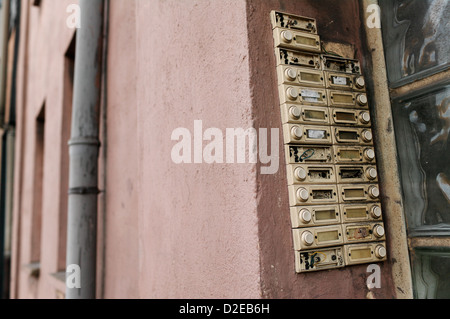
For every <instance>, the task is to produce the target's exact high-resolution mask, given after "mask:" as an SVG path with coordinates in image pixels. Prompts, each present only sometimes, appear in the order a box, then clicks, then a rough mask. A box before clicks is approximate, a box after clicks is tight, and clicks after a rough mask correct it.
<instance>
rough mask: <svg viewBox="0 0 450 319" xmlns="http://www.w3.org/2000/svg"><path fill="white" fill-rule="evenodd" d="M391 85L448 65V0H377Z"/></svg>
mask: <svg viewBox="0 0 450 319" xmlns="http://www.w3.org/2000/svg"><path fill="white" fill-rule="evenodd" d="M379 3H380V6H381V20H382V32H383V41H384V47H385V55H386V64H387V71H388V77H389V82H390V86H391V87H398V86H401V85H402V84H405V83H409V82H412V81H413V80H416V79H417V78H424V77H426V76H428V75H430V74H433V73H436V72H439V71H441V70H443V69H447V68H449V66H450V60H449V59H450V37H449V36H448V34H449V33H450V1H448V0H380V1H379Z"/></svg>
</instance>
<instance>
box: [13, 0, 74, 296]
mask: <svg viewBox="0 0 450 319" xmlns="http://www.w3.org/2000/svg"><path fill="white" fill-rule="evenodd" d="M31 3H32V1H26V2H25V1H23V3H22V23H21V29H22V30H23V32H22V38H21V45H20V48H21V50H20V58H19V72H18V73H19V74H18V79H17V82H18V83H19V86H18V92H17V95H18V103H17V119H18V120H17V129H18V136H17V148H16V149H17V150H18V151H17V153H16V155H17V157H16V174H15V176H16V177H15V179H16V181H18V182H17V183H16V184H15V196H14V217H13V218H14V226H15V227H14V234H13V245H14V249H13V269H12V272H13V273H12V285H11V288H12V292H11V293H12V296H13V297H17V298H35V297H40V298H55V297H57V294H56V289H59V290H62V291H64V290H63V289H64V284H63V283H62V285H61V284H59V283H58V282H57V281H55V280H54V278H53V276H52V274H54V273H57V272H58V271H60V270H61V269H58V243H59V240H58V237H59V218H60V205H59V203H60V200H61V198H63V196H67V195H66V194H67V187H64V186H63V185H61V184H60V180H61V174H62V172H61V158H62V156H63V155H62V151H63V150H62V147H61V145H62V144H63V141H62V140H61V138H62V131H63V127H62V123H63V117H65V116H67V114H63V100H64V87H65V86H64V66H65V53H66V51H67V48H68V46H69V44H70V41H71V39H72V37H73V34H74V31H73V30H71V29H69V28H67V27H66V15H65V14H60V13H65V12H66V7H67V6H68V4H69V3H71V2H70V1H52V2H51V3H50V2H43V4H42V5H41V7H35V6H32V5H31ZM44 104H45V111H46V112H45V113H46V114H45V137H44V138H45V151H44V167H43V182H42V194H43V195H42V221H41V223H42V228H41V234H42V236H41V244H40V246H41V248H40V252H41V253H40V258H39V260H36V258H33V251H36V250H37V249H38V248H39V247H37V246H38V245H37V243H36V240H33V237H32V234H33V232H34V230H33V228H34V229H36V227H37V225H34V227H33V225H32V224H31V220H32V213H33V203H34V202H33V201H34V200H37V199H35V198H34V195H33V194H34V192H35V181H34V178H33V177H34V176H35V165H34V161H35V142H36V137H35V130H36V122H37V120H36V119H37V117H38V115H39V112H40V110H41V107H42V106H43V105H44ZM36 262H40V276H39V279H36V278H35V277H33V276H32V275H31V273H32V271H33V270H32V268H30V264H31V263H36ZM34 270H35V269H34Z"/></svg>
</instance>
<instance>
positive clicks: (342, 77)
mask: <svg viewBox="0 0 450 319" xmlns="http://www.w3.org/2000/svg"><path fill="white" fill-rule="evenodd" d="M270 18H271V21H272V30H273V37H274V46H275V58H276V63H277V65H276V72H277V78H278V79H277V81H278V92H279V97H280V111H281V119H282V127H283V137H284V143H285V158H286V165H287V167H286V168H287V169H286V171H287V182H288V183H287V184H288V185H287V190H288V194H289V206H290V212H289V213H290V220H291V226H292V236H293V245H294V251H295V269H296V272H298V273H303V272H311V271H318V270H329V269H335V268H342V267H345V266H350V265H355V264H363V263H373V262H380V261H384V260H386V259H387V257H386V255H387V251H386V237H385V230H384V224H383V216H382V215H383V209H382V206H381V203H380V200H379V196H380V190H379V182H380V181H379V177H378V172H377V166H376V156H375V149H374V144H373V134H372V129H371V125H372V122H371V116H370V110H369V99H368V97H367V93H366V81H365V78H364V76H363V73H362V70H361V64H360V62H359V61H358V60H355V59H353V58H350V57H341V56H337V55H332V54H329V53H327V54H325V53H324V51H325V50H322V43H321V40H320V36H319V34H318V27H317V22H316V20H315V19H314V18H308V17H302V16H296V15H293V14H288V13H283V12H277V11H272V12H271V14H270Z"/></svg>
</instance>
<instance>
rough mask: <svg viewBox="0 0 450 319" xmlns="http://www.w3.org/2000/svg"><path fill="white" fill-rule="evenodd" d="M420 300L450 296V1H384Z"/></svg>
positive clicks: (399, 149) (406, 206)
mask: <svg viewBox="0 0 450 319" xmlns="http://www.w3.org/2000/svg"><path fill="white" fill-rule="evenodd" d="M380 5H381V9H382V15H381V17H382V34H383V41H384V47H385V56H386V65H387V71H388V78H389V86H390V89H391V90H390V91H391V98H392V114H393V118H394V123H393V124H394V131H395V137H396V142H397V143H396V144H397V156H398V163H399V172H400V180H401V185H402V192H403V204H404V212H405V217H406V223H407V230H408V238H409V249H410V256H411V265H412V276H413V278H412V281H413V286H414V287H413V288H414V296H415V298H450V240H449V238H450V139H449V133H450V80H449V79H450V71H449V67H450V38H449V36H448V34H449V32H450V27H449V26H450V25H449V23H448V21H449V18H450V2H448V1H447V0H433V1H431V0H380Z"/></svg>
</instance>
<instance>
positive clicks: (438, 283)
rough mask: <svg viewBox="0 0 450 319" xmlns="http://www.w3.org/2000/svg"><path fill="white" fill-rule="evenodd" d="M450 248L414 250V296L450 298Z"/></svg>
mask: <svg viewBox="0 0 450 319" xmlns="http://www.w3.org/2000/svg"><path fill="white" fill-rule="evenodd" d="M449 269H450V248H448V247H447V248H439V247H435V248H416V249H414V250H413V252H412V273H413V285H414V298H416V299H449V298H450V275H449Z"/></svg>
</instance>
